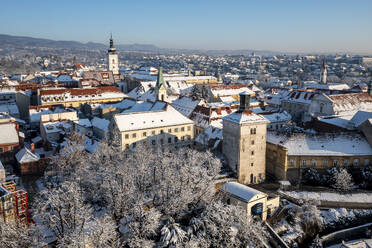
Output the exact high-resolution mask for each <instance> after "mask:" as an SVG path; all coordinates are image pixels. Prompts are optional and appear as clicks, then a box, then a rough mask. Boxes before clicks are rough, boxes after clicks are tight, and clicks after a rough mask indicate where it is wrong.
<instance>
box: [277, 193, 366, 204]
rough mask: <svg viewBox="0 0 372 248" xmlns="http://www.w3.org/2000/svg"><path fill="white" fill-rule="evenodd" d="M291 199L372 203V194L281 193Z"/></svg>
mask: <svg viewBox="0 0 372 248" xmlns="http://www.w3.org/2000/svg"><path fill="white" fill-rule="evenodd" d="M281 193H283V194H286V195H288V196H290V197H293V198H296V199H304V200H317V201H335V202H360V203H372V193H352V194H339V193H330V192H308V191H301V192H297V191H281Z"/></svg>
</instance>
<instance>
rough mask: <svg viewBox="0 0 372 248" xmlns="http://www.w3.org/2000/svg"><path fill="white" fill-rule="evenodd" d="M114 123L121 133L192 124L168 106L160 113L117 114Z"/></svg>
mask: <svg viewBox="0 0 372 248" xmlns="http://www.w3.org/2000/svg"><path fill="white" fill-rule="evenodd" d="M114 121H115V123H116V125H117V127H118V128H119V130H120V131H121V132H125V131H132V130H140V129H148V128H158V127H164V126H175V125H183V124H193V122H192V121H191V120H190V119H188V118H187V117H185V116H184V115H182V114H181V113H180V112H178V111H177V110H176V109H174V108H173V107H172V106H170V105H167V107H166V108H165V109H164V110H160V111H148V112H136V113H125V114H124V113H123V114H117V115H115V116H114Z"/></svg>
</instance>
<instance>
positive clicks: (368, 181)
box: [360, 165, 372, 189]
mask: <svg viewBox="0 0 372 248" xmlns="http://www.w3.org/2000/svg"><path fill="white" fill-rule="evenodd" d="M360 179H361V186H362V187H364V188H367V189H372V165H369V166H366V167H363V168H361V169H360Z"/></svg>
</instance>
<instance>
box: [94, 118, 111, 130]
mask: <svg viewBox="0 0 372 248" xmlns="http://www.w3.org/2000/svg"><path fill="white" fill-rule="evenodd" d="M91 123H92V126H93V127H96V128H98V129H101V130H103V131H107V130H108V126H109V124H110V121H109V120H106V119H102V118H98V117H94V118H93V119H92V121H91Z"/></svg>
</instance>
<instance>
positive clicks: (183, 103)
mask: <svg viewBox="0 0 372 248" xmlns="http://www.w3.org/2000/svg"><path fill="white" fill-rule="evenodd" d="M201 101H202V100H200V99H193V98H191V97H186V96H183V97H180V98H178V99H177V100H175V101H173V102H172V106H173V107H174V108H175V109H177V110H178V111H179V112H181V113H182V114H183V115H184V116H186V117H189V116H190V115H191V113H192V111H194V109H195V108H196V106H198V104H199V103H200V102H201Z"/></svg>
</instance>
